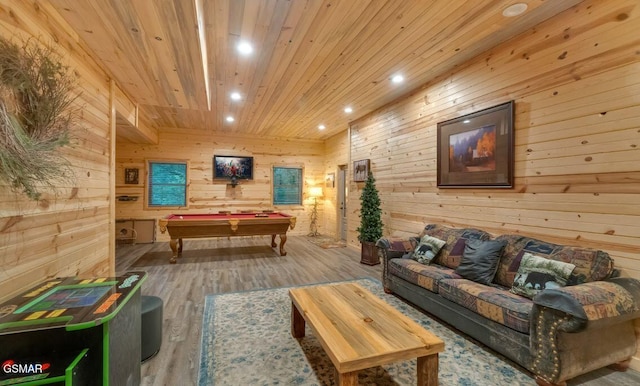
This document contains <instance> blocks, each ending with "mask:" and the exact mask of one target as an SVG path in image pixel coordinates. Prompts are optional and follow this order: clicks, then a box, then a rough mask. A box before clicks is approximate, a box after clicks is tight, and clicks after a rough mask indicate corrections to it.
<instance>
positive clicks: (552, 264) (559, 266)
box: [511, 252, 576, 299]
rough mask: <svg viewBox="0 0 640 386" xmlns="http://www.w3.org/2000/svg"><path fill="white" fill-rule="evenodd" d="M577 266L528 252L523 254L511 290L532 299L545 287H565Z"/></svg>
mask: <svg viewBox="0 0 640 386" xmlns="http://www.w3.org/2000/svg"><path fill="white" fill-rule="evenodd" d="M575 267H576V266H575V265H573V264H569V263H564V262H562V261H556V260H549V259H545V258H544V257H540V256H536V255H532V254H530V253H528V252H527V253H525V254H524V255H522V261H521V262H520V267H519V268H518V273H517V274H516V278H515V280H514V281H513V287H511V292H512V293H514V294H517V295H522V296H526V297H528V298H530V299H531V298H533V297H534V296H535V295H536V294H538V292H540V291H542V290H543V289H546V288H560V287H564V286H565V285H566V284H567V280H568V279H569V276H571V272H573V269H574V268H575Z"/></svg>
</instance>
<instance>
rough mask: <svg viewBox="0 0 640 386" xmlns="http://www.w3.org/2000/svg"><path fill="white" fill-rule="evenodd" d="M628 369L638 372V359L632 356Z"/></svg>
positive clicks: (639, 361)
mask: <svg viewBox="0 0 640 386" xmlns="http://www.w3.org/2000/svg"><path fill="white" fill-rule="evenodd" d="M629 368H630V369H632V370H635V371H640V357H638V356H632V357H631V363H629Z"/></svg>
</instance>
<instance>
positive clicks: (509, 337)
mask: <svg viewBox="0 0 640 386" xmlns="http://www.w3.org/2000/svg"><path fill="white" fill-rule="evenodd" d="M385 289H386V290H388V291H391V292H393V293H395V294H397V295H398V296H400V297H402V298H404V299H405V300H407V301H408V302H410V303H413V304H414V305H416V306H418V307H420V308H421V309H422V310H424V311H426V312H428V313H430V314H432V315H434V316H436V317H438V318H440V319H442V320H443V321H445V322H446V323H447V324H449V325H451V326H453V327H455V328H457V329H458V330H460V331H462V332H463V333H465V334H467V335H468V336H470V337H472V338H474V339H476V340H478V341H479V342H481V343H483V344H485V345H487V346H488V347H490V348H491V349H493V350H495V351H497V352H499V353H500V354H502V355H504V356H505V357H507V358H509V359H511V360H512V361H514V362H516V363H518V364H519V365H521V366H523V367H525V368H526V369H528V370H530V369H531V366H532V363H533V357H532V355H531V348H530V344H529V335H527V334H523V333H521V332H518V331H515V330H512V329H510V328H508V327H505V326H503V325H501V324H498V323H496V322H494V321H492V320H489V319H487V318H485V317H483V316H480V315H478V314H476V313H475V312H473V311H470V310H468V309H466V308H464V307H462V306H460V305H458V304H455V303H453V302H450V301H449V300H447V299H444V298H442V297H441V296H440V295H438V294H435V293H433V292H431V291H429V290H427V289H425V288H422V287H419V286H417V285H415V284H413V283H410V282H408V281H406V280H404V279H401V278H399V277H397V276H393V275H389V276H388V278H387V280H386V281H385ZM445 346H446V342H445Z"/></svg>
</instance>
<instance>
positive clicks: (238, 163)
mask: <svg viewBox="0 0 640 386" xmlns="http://www.w3.org/2000/svg"><path fill="white" fill-rule="evenodd" d="M232 177H235V178H234V179H244V180H252V179H253V157H238V156H227V155H214V156H213V178H214V179H231V178H232Z"/></svg>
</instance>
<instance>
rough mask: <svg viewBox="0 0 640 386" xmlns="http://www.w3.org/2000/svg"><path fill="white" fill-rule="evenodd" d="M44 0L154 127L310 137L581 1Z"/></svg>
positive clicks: (319, 135)
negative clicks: (515, 10)
mask: <svg viewBox="0 0 640 386" xmlns="http://www.w3.org/2000/svg"><path fill="white" fill-rule="evenodd" d="M50 1H51V3H52V4H53V5H54V7H55V8H56V9H57V10H58V11H59V12H60V14H61V15H62V17H63V18H65V19H66V20H67V22H68V23H69V24H70V25H71V27H72V28H73V29H74V30H75V31H76V33H77V34H78V36H79V38H80V40H81V42H82V44H83V45H84V46H85V47H86V49H87V50H88V52H89V53H90V54H91V55H92V56H94V57H95V59H96V60H97V61H98V62H99V63H101V65H102V66H103V67H104V68H105V70H107V71H108V72H109V73H110V74H111V75H112V76H113V78H114V79H115V80H116V82H117V83H118V85H119V86H120V87H121V88H122V89H123V90H124V91H125V93H127V94H128V95H129V97H130V98H131V100H132V101H134V103H137V104H138V106H139V110H140V111H139V112H140V114H141V115H142V116H144V117H146V118H147V119H148V121H149V122H151V124H152V125H153V126H155V127H157V128H158V129H159V130H162V128H167V127H174V128H175V127H178V128H185V129H204V130H210V131H221V132H226V133H239V134H245V135H256V136H269V137H284V138H311V139H326V138H328V137H330V136H332V135H335V134H337V133H338V132H340V131H343V130H344V129H346V128H347V127H348V124H349V122H350V121H352V120H354V119H357V118H358V117H362V116H363V115H365V114H367V113H369V112H371V111H373V110H375V109H377V108H379V107H381V106H383V105H385V104H387V103H389V102H391V101H393V100H394V99H396V98H398V97H400V96H402V95H404V94H407V93H408V92H410V91H411V90H412V89H415V88H417V87H419V86H420V85H423V84H425V83H427V82H428V81H430V80H431V79H433V78H434V77H436V76H439V75H442V74H444V73H446V72H448V71H451V70H452V69H454V68H456V67H458V66H461V65H463V64H464V63H465V62H466V61H468V60H470V59H471V58H473V57H475V56H476V55H478V54H480V53H482V52H484V51H487V50H489V49H491V48H492V47H494V46H496V45H498V44H499V43H501V42H503V41H506V40H508V39H509V38H511V37H513V36H515V35H517V34H520V33H522V32H525V31H527V30H529V29H531V28H532V27H533V26H535V25H536V24H538V23H540V22H541V21H544V20H546V19H548V18H550V17H552V16H553V15H555V14H557V13H559V12H561V11H563V10H565V9H567V8H569V7H571V6H573V5H575V4H577V3H579V2H580V0H566V1H565V0H563V1H551V0H549V1H543V0H523V2H525V3H528V9H527V11H526V12H525V13H524V14H522V15H520V16H517V17H511V18H507V17H504V16H503V15H502V11H503V10H504V9H505V8H506V7H508V6H509V5H511V4H513V3H515V2H517V0H474V1H468V0H430V1H425V0H388V1H383V0H215V1H214V0H133V1H132V0H82V1H77V0H50ZM200 32H203V33H202V34H201V33H200ZM241 40H245V41H248V42H250V43H251V44H252V45H253V47H254V52H253V53H252V54H251V55H249V56H242V55H240V54H239V53H238V51H237V50H236V46H237V44H238V43H239V42H240V41H241ZM394 74H402V75H403V76H404V78H405V80H404V82H403V83H400V84H394V83H393V82H391V81H390V79H391V77H392V76H393V75H394ZM233 91H237V92H239V93H240V94H241V96H242V99H241V100H240V101H233V100H231V98H230V95H231V93H232V92H233ZM347 106H350V107H351V108H352V109H353V112H352V113H350V114H347V113H345V111H344V109H345V107H347ZM227 116H233V117H234V119H235V120H234V122H231V123H229V122H227V121H226V117H227ZM320 124H323V125H324V126H325V127H326V128H325V129H324V130H319V129H318V126H319V125H320Z"/></svg>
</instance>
